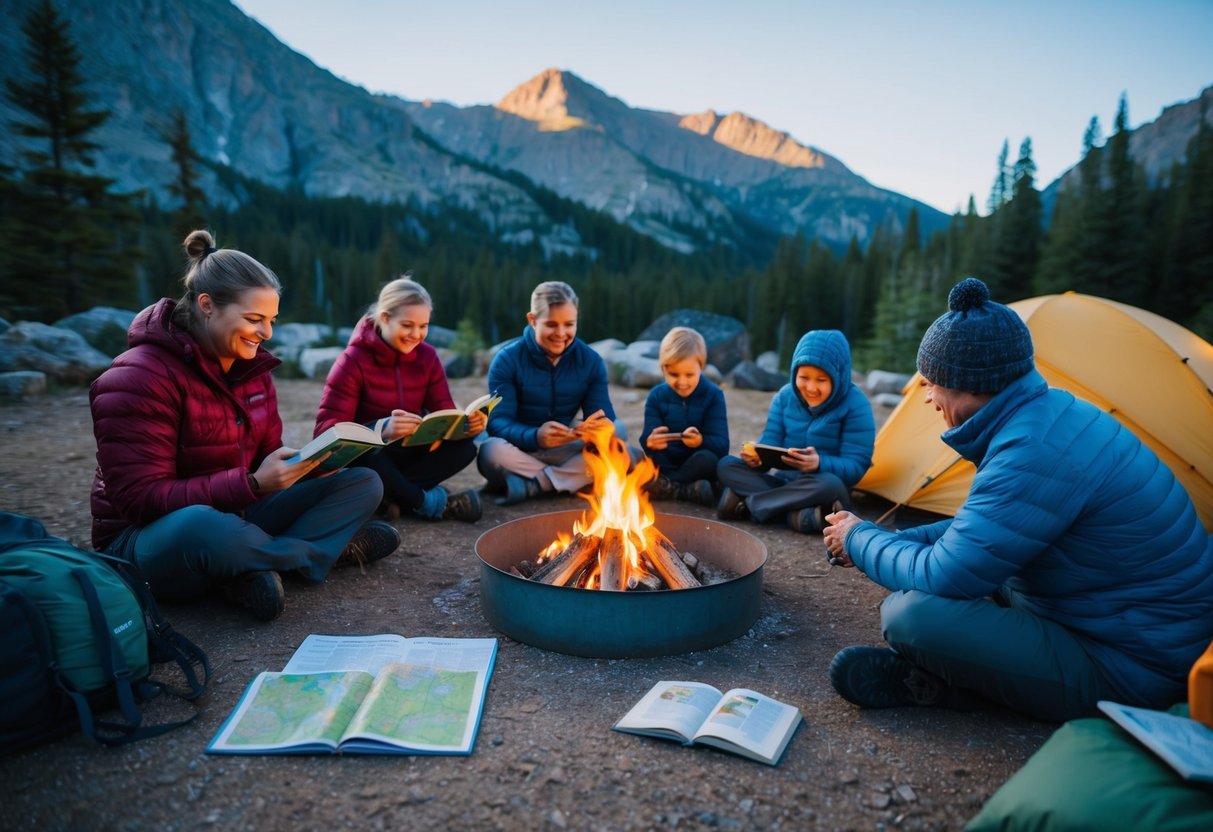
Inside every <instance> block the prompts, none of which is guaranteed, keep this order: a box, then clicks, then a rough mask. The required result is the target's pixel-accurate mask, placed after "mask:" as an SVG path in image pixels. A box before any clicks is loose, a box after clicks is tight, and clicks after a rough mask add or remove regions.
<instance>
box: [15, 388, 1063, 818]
mask: <svg viewBox="0 0 1213 832" xmlns="http://www.w3.org/2000/svg"><path fill="white" fill-rule="evenodd" d="M452 386H453V389H454V393H455V398H456V400H457V401H469V400H470V399H471V398H473V397H474V396H475V395H477V394H479V393H480V392H482V391H483V379H468V380H464V381H458V382H456V383H454V384H453V385H452ZM320 387H321V386H320V384H319V383H318V382H311V381H282V382H280V384H279V392H280V396H281V407H282V412H283V416H284V419H285V420H286V422H287V433H286V441H287V442H288V444H289V443H292V442H293V443H296V444H299V443H301V442H302V441H303V440H305V439H306V438H308V437H310V435H311V424H312V417H313V414H314V412H315V408H316V406H317V403H318V401H319V397H320ZM644 395H645V391H643V390H631V389H625V388H614V389H612V398H613V401H614V403H615V405H616V408H617V409H618V410H619V412H620V415H621V416H622V418H623V419H624V420H625V422H626V423H627V424H628V426H629V430H630V431H631V435H632V436H633V437H636V436H638V435H639V431H640V427H641V422H642V419H643V402H644ZM726 397H727V402H728V406H729V417H730V418H729V421H730V427H731V431H732V436H733V441H734V446H736V445H737V444H739V443H740V441H741V440H743V439H747V438H751V437H757V435H758V433H759V432H760V430H761V427H762V422H763V419H764V417H765V413H766V406H767V404H768V402H769V401H770V394H769V393H759V392H752V391H744V390H731V389H730V390H727V391H726ZM883 415H884V414H878V416H879V417H882V416H883ZM0 434H2V435H3V444H4V454H3V457H2V458H0V507H2V508H3V509H4V510H8V511H18V512H22V513H25V514H29V515H31V516H34V517H36V518H38V519H40V520H42V521H43V522H44V523H45V524H46V526H47V528H48V529H49V530H50V532H51V533H52V534H56V535H59V536H61V537H65V538H68V539H69V540H72V541H73V542H76V543H78V544H83V545H87V543H88V530H89V510H88V491H89V486H90V483H91V478H92V471H93V439H92V428H91V421H90V418H89V410H88V399H87V393H86V391H84V390H82V389H70V390H65V391H60V392H56V393H52V394H50V395H48V396H46V397H43V398H39V399H37V400H34V401H32V402H29V403H22V404H15V405H7V406H4V407H2V408H0ZM482 483H483V481H482V480H481V478H480V477H479V475H478V474H477V473H476V472H475V470H474V466H472V468H471V469H469V470H468V471H465V472H463V473H461V474H460V475H459V476H458V477H457V478H456V479H455V480H454V484H455V485H457V486H465V487H478V486H479V485H481V484H482ZM485 505H486V511H485V515H484V517H483V518H482V519H481V520H480V521H479V522H477V523H474V524H467V523H429V522H425V521H422V520H419V519H413V518H405V519H402V520H400V521H398V525H399V527H400V529H401V531H402V534H403V537H404V545H403V547H402V550H401V551H400V552H399V553H397V554H396V555H394V556H393V557H391V558H388V559H386V560H384V561H381V562H379V563H376V564H374V565H372V566H370V567H368V568H367V570H366V574H360V573H359V571H358V570H357V569H346V570H339V571H338V572H336V573H334V574H333V575H332V576H331V577H330V578H329V580H328V581H327V582H326V583H325V584H324V585H322V586H316V587H304V586H300V585H298V584H290V583H288V586H287V593H288V594H287V606H286V612H285V613H284V614H283V615H282V617H281V618H279V619H278V620H277V621H274V622H272V623H269V624H261V623H258V622H256V621H254V620H253V619H252V618H250V617H249V616H248V615H247V614H245V613H244V612H243V611H241V610H238V609H236V608H233V607H230V606H227V605H225V604H224V603H223V602H222V601H219V600H211V599H205V600H202V601H198V602H194V603H190V604H166V605H164V610H163V611H164V612H165V613H166V615H167V617H168V618H169V620H170V621H171V622H172V623H173V625H174V626H175V627H176V628H177V629H178V630H180V631H181V632H182V633H184V634H185V635H187V636H188V637H190V638H192V639H193V640H194V641H196V642H197V643H198V644H200V645H201V646H202V647H203V649H204V650H205V651H206V652H207V654H208V655H209V657H210V660H211V663H212V667H213V676H212V681H211V685H210V688H209V692H208V693H207V694H206V696H205V697H204V698H203V699H202V700H201V715H200V716H199V717H198V718H197V720H196V721H195V722H193V723H192V724H191V725H189V726H187V727H185V728H183V729H181V730H178V731H175V732H172V733H169V734H167V735H165V736H163V737H159V738H155V739H150V740H145V741H141V742H138V743H135V744H133V745H130V746H127V747H125V748H120V749H106V748H100V747H97V746H94V745H93V744H91V743H90V742H89V741H87V740H85V739H84V738H82V737H81V736H79V735H76V736H73V737H69V738H66V739H63V740H60V741H58V742H55V743H52V744H49V745H44V746H42V747H40V748H37V749H33V750H30V751H27V752H24V753H21V754H17V755H12V756H8V757H5V758H2V759H0V797H2V799H0V829H5V830H26V829H30V830H34V829H36V830H65V829H67V830H77V829H79V830H194V829H225V830H226V829H233V830H237V829H239V830H243V829H249V830H265V829H280V828H294V829H323V830H333V829H339V828H349V829H443V828H454V827H459V828H463V829H475V830H482V829H483V830H514V829H526V830H538V829H577V830H580V829H587V830H641V829H684V830H693V829H709V828H722V829H734V830H745V829H762V830H777V829H780V830H801V829H809V830H816V829H823V830H829V829H889V828H897V829H932V830H935V829H960V828H962V827H963V825H964V824H965V822H966V821H967V820H968V819H969V818H970V817H972V816H973V815H974V814H975V813H976V812H977V811H978V809H979V808H980V807H981V805H982V803H983V802H984V801H985V799H986V798H988V797H989V795H990V794H991V793H992V792H993V791H994V790H995V789H996V788H998V786H999V785H1001V784H1002V783H1003V782H1004V781H1005V780H1006V779H1007V778H1008V777H1009V776H1010V775H1011V774H1012V773H1013V772H1014V771H1015V770H1016V769H1017V768H1019V767H1020V766H1021V765H1022V764H1023V763H1024V762H1025V761H1026V759H1027V758H1028V757H1029V756H1030V755H1031V754H1032V752H1033V751H1035V750H1036V749H1037V748H1038V747H1039V746H1040V744H1041V743H1042V742H1043V741H1044V740H1045V739H1046V738H1047V737H1048V735H1049V733H1050V732H1051V731H1052V728H1053V726H1050V725H1047V724H1044V723H1039V722H1035V721H1032V720H1029V719H1027V718H1024V717H1020V716H1017V715H1015V714H1012V713H1009V712H1006V711H1004V710H1000V709H997V708H994V707H993V706H991V707H989V708H987V709H985V710H979V711H976V712H972V713H957V712H951V711H937V710H931V709H897V710H888V711H871V712H861V711H859V710H858V709H856V708H854V707H852V706H851V705H849V704H848V703H846V702H844V701H843V700H841V699H840V698H838V696H837V695H836V694H835V693H834V691H833V689H832V688H831V686H830V683H829V680H828V679H827V677H826V668H827V667H828V665H829V662H830V659H831V657H832V656H833V655H834V653H835V652H837V651H838V650H839V649H841V648H843V647H846V646H848V645H850V644H856V643H865V644H880V643H881V638H880V629H879V621H878V614H877V609H876V608H877V604H878V603H879V602H880V600H881V598H882V597H883V596H884V594H885V593H884V591H883V590H882V589H880V588H879V587H877V586H875V585H874V584H872V583H870V582H869V581H868V580H867V579H866V578H865V577H864V576H863V575H861V574H859V573H858V572H857V571H856V570H853V569H845V570H844V569H837V568H831V567H830V566H828V565H827V564H826V561H825V550H824V547H823V545H822V543H821V538H820V537H819V536H804V535H800V534H797V533H795V532H793V531H791V530H789V529H787V528H784V527H778V526H768V527H759V526H755V525H753V524H745V528H746V529H747V530H748V531H750V532H752V533H753V534H754V535H756V536H757V537H758V538H759V539H761V540H762V541H763V543H765V545H766V546H767V549H768V552H769V559H768V561H767V564H766V568H765V575H764V584H763V600H762V612H761V615H760V617H759V620H758V621H757V622H756V623H755V625H754V627H753V628H752V629H751V630H750V631H749V632H748V633H747V634H746V635H744V636H742V637H741V638H738V639H737V640H735V641H733V642H730V643H728V644H725V645H722V646H719V647H716V648H713V649H710V650H703V651H699V652H695V653H689V654H686V655H679V656H669V657H662V658H647V659H619V660H603V659H589V658H578V657H573V656H566V655H562V654H558V653H551V652H546V651H543V650H540V649H537V648H535V647H531V646H528V645H526V644H522V643H519V642H516V641H513V640H512V639H510V638H507V637H505V636H500V634H498V633H495V632H494V631H493V630H492V629H491V628H490V626H489V625H488V623H487V622H486V620H485V618H484V616H483V615H482V613H481V609H480V601H479V561H478V559H477V557H476V555H475V553H474V550H473V546H474V543H475V541H476V539H477V537H478V536H479V535H480V534H481V533H482V532H484V531H485V530H487V529H489V528H491V527H493V526H494V525H497V524H500V523H503V522H505V521H507V520H511V519H514V518H516V517H521V516H524V515H525V514H528V513H532V512H535V511H556V510H562V509H574V508H580V507H581V506H582V505H583V503H582V501H580V500H576V499H574V498H553V499H549V500H546V501H542V502H532V503H525V504H523V505H520V506H513V507H509V508H502V507H498V506H496V505H493V504H492V501H491V499H486V503H485ZM885 508H887V506H886V505H885V504H883V503H882V502H880V501H871V502H862V503H860V504H859V505H858V510H859V513H860V514H862V515H864V516H866V517H869V518H872V519H875V518H876V517H877V516H879V515H880V514H881V513H883V511H884V509H885ZM661 510H662V511H669V512H676V513H682V514H690V515H696V516H703V517H714V514H713V513H712V512H711V510H710V509H707V508H701V507H697V506H690V505H688V504H684V503H677V504H661ZM898 522H902V523H906V522H912V518H905V517H901V518H898ZM311 632H325V633H336V634H373V633H399V634H402V635H406V636H416V635H430V636H469V637H484V636H499V652H498V657H497V663H496V669H495V671H494V673H493V677H492V681H491V684H490V686H489V693H488V700H487V704H486V706H485V710H484V715H483V720H482V722H481V725H480V730H479V734H478V736H477V740H476V745H475V750H474V752H473V753H472V754H471V755H470V756H466V757H444V756H438V757H425V756H415V757H346V758H341V757H271V756H264V757H230V756H208V755H207V754H206V753H205V751H204V748H205V746H206V744H207V742H208V741H209V740H210V738H211V737H212V736H213V735H214V733H215V732H216V730H218V728H219V726H220V724H221V723H222V721H223V720H224V718H225V717H226V716H227V715H228V713H229V712H230V711H231V709H232V708H233V707H234V705H235V704H236V701H237V699H238V698H239V696H240V694H241V692H242V691H243V690H244V688H245V686H246V685H247V684H248V682H249V681H250V680H251V679H252V677H253V676H254V675H255V674H256V673H258V672H259V671H262V670H279V669H281V668H282V666H283V665H284V664H285V663H286V661H287V659H288V658H289V657H290V655H291V654H292V652H294V650H295V648H296V647H297V646H298V645H299V643H300V642H301V641H302V640H303V638H304V637H305V636H306V635H307V634H308V633H311ZM660 679H680V680H694V681H701V682H707V683H709V684H712V685H715V686H717V687H719V688H721V689H727V688H730V687H734V686H745V687H751V688H754V689H755V690H758V691H762V692H764V693H767V694H769V695H771V696H773V697H775V698H777V699H780V700H783V701H786V702H790V703H792V704H794V705H796V706H797V707H799V708H800V710H801V712H802V713H803V714H804V723H803V724H802V726H801V727H800V729H799V730H798V732H797V734H796V735H795V736H794V737H793V738H792V741H791V743H790V744H789V746H788V748H787V751H786V753H785V754H784V757H783V759H782V761H781V762H780V764H779V765H778V766H776V767H769V766H765V765H762V764H759V763H755V762H752V761H749V760H746V759H743V758H740V757H737V756H733V755H730V754H727V753H724V752H719V751H715V750H712V749H708V748H702V747H699V748H684V747H682V746H679V745H677V744H675V743H672V742H665V741H661V740H656V739H648V738H641V737H636V736H632V735H627V734H621V733H618V732H614V731H611V729H610V728H611V725H612V723H613V722H614V721H615V720H616V719H618V718H619V717H620V716H622V715H623V713H624V712H626V711H627V710H628V708H630V707H631V705H632V704H633V703H634V702H636V700H638V699H639V698H640V697H641V696H642V695H643V694H644V693H645V692H646V691H647V690H648V689H649V688H650V687H651V686H652V685H653V684H654V683H655V682H657V681H658V680H660ZM162 699H163V697H162ZM186 713H188V707H186V706H182V705H180V704H177V703H172V702H166V701H161V700H157V701H155V702H153V703H152V704H151V705H150V706H149V707H148V709H147V719H148V720H155V721H164V720H166V719H169V718H179V717H180V716H182V715H184V714H186Z"/></svg>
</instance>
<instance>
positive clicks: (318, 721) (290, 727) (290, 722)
mask: <svg viewBox="0 0 1213 832" xmlns="http://www.w3.org/2000/svg"><path fill="white" fill-rule="evenodd" d="M373 681H374V680H373V678H372V677H371V676H370V675H369V674H367V673H362V672H358V671H351V672H343V673H318V674H308V675H296V674H289V673H261V674H258V676H257V678H256V679H254V680H253V683H252V684H251V685H250V686H249V689H248V691H247V692H246V693H245V695H244V697H243V698H242V699H241V700H240V704H239V705H238V706H237V708H236V710H235V711H234V712H233V713H232V715H231V717H229V718H228V721H227V723H226V724H225V725H224V726H223V728H222V729H220V731H219V733H218V734H217V735H216V736H215V739H214V740H213V741H212V743H211V745H210V746H208V749H207V750H208V751H220V752H222V751H230V752H234V753H252V752H255V751H273V750H283V751H285V750H290V749H292V748H298V747H299V746H313V747H316V746H317V745H318V744H321V743H322V744H323V745H325V746H331V747H336V745H337V743H338V741H339V740H340V739H341V734H342V732H343V731H344V730H345V727H346V725H347V724H348V723H349V721H350V720H351V719H352V718H353V716H354V714H355V713H356V712H357V710H358V707H359V705H361V704H362V700H363V698H364V697H365V696H366V694H367V691H369V690H370V689H371V684H372V682H373Z"/></svg>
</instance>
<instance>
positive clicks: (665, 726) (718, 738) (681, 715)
mask: <svg viewBox="0 0 1213 832" xmlns="http://www.w3.org/2000/svg"><path fill="white" fill-rule="evenodd" d="M800 720H801V716H800V710H799V709H798V708H795V707H793V706H791V705H788V704H785V703H783V702H780V701H778V700H775V699H772V698H770V697H769V696H763V695H762V694H761V693H756V692H754V691H752V690H746V689H745V688H734V689H733V690H730V691H727V692H725V693H721V692H720V691H718V690H717V689H716V688H714V687H712V686H711V685H705V684H703V683H702V682H669V681H666V682H658V683H657V684H656V685H654V686H653V689H652V690H650V691H649V692H648V693H646V694H645V695H644V698H642V699H641V700H640V701H639V702H637V703H636V704H635V705H634V706H633V707H632V710H630V711H628V712H627V713H626V714H625V715H624V717H623V719H621V720H619V721H618V722H616V723H615V724H614V725H612V726H611V727H612V728H613V729H614V730H616V731H622V732H624V733H627V734H640V735H642V736H648V737H658V738H660V739H669V740H675V741H677V742H681V743H682V744H683V745H695V744H700V745H710V746H712V747H714V748H719V749H722V750H724V751H729V752H732V753H733V754H740V755H741V756H743V757H749V758H750V759H751V760H758V761H759V762H762V763H766V764H767V765H772V766H773V765H775V764H776V763H778V762H779V758H780V757H781V756H782V755H783V750H784V749H785V748H787V745H788V741H789V740H790V739H791V738H792V734H794V733H795V732H796V727H797V726H798V725H800Z"/></svg>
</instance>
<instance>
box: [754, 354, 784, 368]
mask: <svg viewBox="0 0 1213 832" xmlns="http://www.w3.org/2000/svg"><path fill="white" fill-rule="evenodd" d="M754 363H755V364H757V365H758V366H759V367H760V368H762V369H763V370H766V371H767V372H768V373H778V372H780V367H779V353H777V352H775V351H774V350H767V351H766V352H764V353H763V354H762V355H760V356H758V358H757V359H755V360H754Z"/></svg>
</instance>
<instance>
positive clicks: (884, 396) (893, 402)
mask: <svg viewBox="0 0 1213 832" xmlns="http://www.w3.org/2000/svg"><path fill="white" fill-rule="evenodd" d="M872 404H877V405H880V406H881V407H897V405H899V404H901V396H898V395H896V394H894V393H878V394H877V395H875V396H873V397H872Z"/></svg>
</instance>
